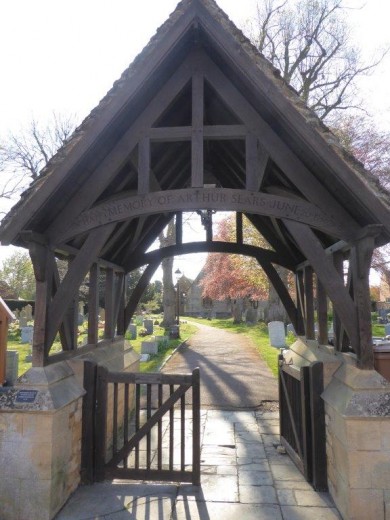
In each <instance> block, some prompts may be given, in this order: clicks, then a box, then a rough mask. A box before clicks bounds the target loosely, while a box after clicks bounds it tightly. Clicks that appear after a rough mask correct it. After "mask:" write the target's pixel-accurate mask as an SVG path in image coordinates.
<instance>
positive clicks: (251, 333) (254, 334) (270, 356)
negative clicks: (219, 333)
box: [188, 318, 295, 377]
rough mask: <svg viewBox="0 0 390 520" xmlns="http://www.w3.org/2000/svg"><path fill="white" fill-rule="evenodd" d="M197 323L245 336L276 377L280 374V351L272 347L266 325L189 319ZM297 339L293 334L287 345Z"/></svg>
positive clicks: (228, 320)
mask: <svg viewBox="0 0 390 520" xmlns="http://www.w3.org/2000/svg"><path fill="white" fill-rule="evenodd" d="M188 319H189V320H191V321H194V322H197V323H203V324H204V325H209V326H210V327H216V328H219V329H225V330H227V331H229V332H233V333H236V334H243V335H244V336H247V337H248V338H250V339H251V340H252V341H253V343H254V344H255V345H256V348H257V350H258V351H259V354H260V356H261V358H262V359H263V360H264V361H265V362H266V363H267V365H268V366H269V368H270V369H271V371H272V373H273V374H274V376H275V377H276V376H277V374H278V355H279V349H277V348H275V347H271V345H270V342H269V337H268V327H267V325H266V324H265V323H258V324H257V325H247V324H246V323H239V324H236V323H233V319H213V320H204V319H200V318H188ZM294 341H295V338H294V336H293V335H292V334H289V335H288V336H287V345H291V344H292V343H294Z"/></svg>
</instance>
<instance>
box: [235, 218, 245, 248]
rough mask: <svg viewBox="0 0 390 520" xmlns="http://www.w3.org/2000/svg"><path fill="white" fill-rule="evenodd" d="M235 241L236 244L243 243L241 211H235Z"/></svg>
mask: <svg viewBox="0 0 390 520" xmlns="http://www.w3.org/2000/svg"><path fill="white" fill-rule="evenodd" d="M236 241H237V244H243V243H244V239H243V225H242V213H240V212H239V211H237V213H236Z"/></svg>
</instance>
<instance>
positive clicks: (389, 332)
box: [385, 323, 390, 336]
mask: <svg viewBox="0 0 390 520" xmlns="http://www.w3.org/2000/svg"><path fill="white" fill-rule="evenodd" d="M385 336H390V323H388V324H386V325H385Z"/></svg>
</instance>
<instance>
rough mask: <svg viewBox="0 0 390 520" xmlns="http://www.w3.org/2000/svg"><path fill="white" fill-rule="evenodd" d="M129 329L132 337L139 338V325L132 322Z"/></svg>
mask: <svg viewBox="0 0 390 520" xmlns="http://www.w3.org/2000/svg"><path fill="white" fill-rule="evenodd" d="M127 330H128V331H129V332H130V339H137V325H134V323H130V325H129V328H128V329H127Z"/></svg>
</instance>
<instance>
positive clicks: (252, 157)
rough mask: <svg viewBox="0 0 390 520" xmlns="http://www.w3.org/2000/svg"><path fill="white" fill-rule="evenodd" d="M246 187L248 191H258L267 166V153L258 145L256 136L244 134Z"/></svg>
mask: <svg viewBox="0 0 390 520" xmlns="http://www.w3.org/2000/svg"><path fill="white" fill-rule="evenodd" d="M245 148H246V153H245V157H246V189H247V190H248V191H259V189H260V187H261V185H262V183H263V178H264V174H265V170H266V168H267V164H268V159H269V155H268V154H267V153H266V151H265V150H264V149H263V148H262V147H261V148H260V145H259V142H258V139H257V136H256V135H254V134H248V135H247V136H246V143H245Z"/></svg>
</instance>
